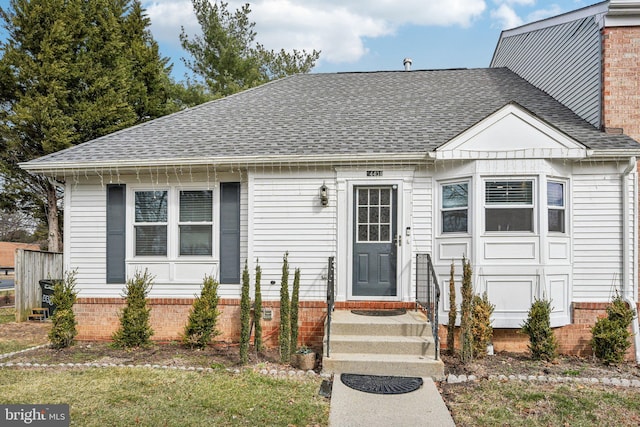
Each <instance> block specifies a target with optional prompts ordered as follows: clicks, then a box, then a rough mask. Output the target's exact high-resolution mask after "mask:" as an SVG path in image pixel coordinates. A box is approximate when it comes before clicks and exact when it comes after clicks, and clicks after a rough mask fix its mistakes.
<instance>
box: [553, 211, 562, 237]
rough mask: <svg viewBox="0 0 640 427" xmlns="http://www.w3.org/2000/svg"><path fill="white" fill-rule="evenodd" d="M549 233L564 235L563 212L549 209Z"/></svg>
mask: <svg viewBox="0 0 640 427" xmlns="http://www.w3.org/2000/svg"><path fill="white" fill-rule="evenodd" d="M549 231H557V232H559V233H564V211H563V210H560V209H549Z"/></svg>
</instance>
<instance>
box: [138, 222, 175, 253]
mask: <svg viewBox="0 0 640 427" xmlns="http://www.w3.org/2000/svg"><path fill="white" fill-rule="evenodd" d="M135 232H136V256H166V255H167V226H166V225H136V227H135Z"/></svg>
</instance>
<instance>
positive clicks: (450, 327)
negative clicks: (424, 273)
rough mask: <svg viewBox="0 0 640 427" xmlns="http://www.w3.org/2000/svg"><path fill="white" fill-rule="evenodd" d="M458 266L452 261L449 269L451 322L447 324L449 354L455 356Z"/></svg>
mask: <svg viewBox="0 0 640 427" xmlns="http://www.w3.org/2000/svg"><path fill="white" fill-rule="evenodd" d="M455 272H456V268H455V265H454V263H453V260H452V261H451V269H450V271H449V323H448V324H447V349H448V351H449V354H450V355H452V356H453V354H454V353H455V344H456V318H457V317H458V308H457V307H456V282H455V278H454V277H455Z"/></svg>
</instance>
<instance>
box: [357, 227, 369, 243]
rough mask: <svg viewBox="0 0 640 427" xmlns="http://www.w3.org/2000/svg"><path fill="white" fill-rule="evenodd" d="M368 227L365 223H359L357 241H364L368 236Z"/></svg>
mask: <svg viewBox="0 0 640 427" xmlns="http://www.w3.org/2000/svg"><path fill="white" fill-rule="evenodd" d="M368 228H369V227H367V226H366V225H359V226H358V241H359V242H366V241H367V240H369V239H368V236H369V233H368Z"/></svg>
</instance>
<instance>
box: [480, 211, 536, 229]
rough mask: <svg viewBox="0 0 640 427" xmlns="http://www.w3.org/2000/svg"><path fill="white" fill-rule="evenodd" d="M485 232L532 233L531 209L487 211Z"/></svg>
mask: <svg viewBox="0 0 640 427" xmlns="http://www.w3.org/2000/svg"><path fill="white" fill-rule="evenodd" d="M485 217H486V218H485V230H486V231H533V209H523V208H512V209H487V210H486V213H485Z"/></svg>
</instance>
